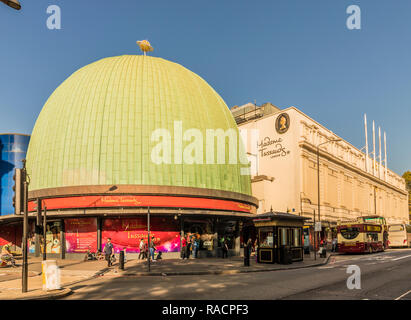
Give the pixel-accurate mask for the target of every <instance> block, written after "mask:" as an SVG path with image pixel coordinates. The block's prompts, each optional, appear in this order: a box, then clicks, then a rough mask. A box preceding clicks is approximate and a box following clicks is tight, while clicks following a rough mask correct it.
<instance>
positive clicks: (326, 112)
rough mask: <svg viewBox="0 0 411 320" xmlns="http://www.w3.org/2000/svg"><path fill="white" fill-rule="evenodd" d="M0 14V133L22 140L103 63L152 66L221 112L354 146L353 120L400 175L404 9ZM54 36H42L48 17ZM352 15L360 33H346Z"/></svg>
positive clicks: (258, 4) (228, 1) (186, 5)
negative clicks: (268, 112)
mask: <svg viewBox="0 0 411 320" xmlns="http://www.w3.org/2000/svg"><path fill="white" fill-rule="evenodd" d="M20 2H21V4H22V6H23V9H22V10H21V11H19V12H18V11H15V10H12V9H9V8H8V7H6V6H4V5H2V4H1V5H0V30H1V33H0V36H1V45H0V49H1V50H0V132H2V133H3V132H19V133H28V134H30V133H31V130H32V128H33V125H34V123H35V120H36V118H37V116H38V114H39V112H40V110H41V108H42V106H43V105H44V103H45V101H46V100H47V98H48V96H49V95H50V94H51V93H52V92H53V90H54V89H55V88H56V87H57V86H58V85H59V84H60V83H61V82H62V81H64V80H65V79H66V78H67V77H68V76H69V75H70V74H72V73H73V72H74V71H76V70H77V69H79V68H80V67H82V66H84V65H86V64H89V63H91V62H93V61H96V60H98V59H100V58H103V57H107V56H115V55H121V54H140V52H139V50H138V47H137V46H136V44H135V41H136V40H141V39H149V40H150V42H151V43H152V45H153V46H154V48H155V51H154V52H153V55H154V56H159V57H162V58H165V59H168V60H171V61H175V62H178V63H180V64H182V65H184V66H185V67H187V68H189V69H191V70H192V71H194V72H196V73H197V74H199V75H200V76H201V77H203V78H204V79H205V80H206V81H207V82H208V83H209V84H210V85H211V86H213V87H214V88H215V90H216V91H217V92H218V93H219V94H220V95H221V96H222V97H223V99H224V100H225V101H226V103H227V105H228V106H229V107H232V106H233V105H236V104H237V105H241V104H244V103H247V102H250V101H251V102H254V100H255V101H256V102H257V104H262V103H264V102H272V103H273V104H275V105H277V106H279V107H284V108H285V107H289V106H296V107H298V108H300V109H301V110H302V111H303V112H305V113H306V114H308V115H309V116H311V117H312V118H313V119H315V120H317V121H318V122H320V123H321V124H323V125H325V126H326V127H328V128H329V129H331V130H332V131H334V132H335V133H336V134H338V135H339V136H341V137H343V138H344V139H346V140H348V141H349V142H351V143H352V144H353V145H355V146H357V147H359V148H361V147H363V146H364V144H365V142H364V133H363V114H364V113H367V116H368V120H369V122H370V121H371V120H373V119H374V120H375V121H376V124H377V126H378V125H381V127H382V129H383V130H385V131H386V132H387V140H388V164H389V167H390V168H391V169H393V170H394V171H396V172H397V173H399V174H402V173H403V172H404V171H406V170H411V161H410V159H411V129H410V124H411V1H409V0H396V1H395V2H394V1H388V0H384V1H383V0H362V1H358V0H357V1H356V0H350V1H346V0H333V1H330V0H311V1H306V0H256V1H248V0H247V1H245V0H236V1H233V0H208V1H198V0H197V1H193V0H178V1H170V0H156V1H141V0H122V1H117V0H70V1H63V0H48V1H46V0H36V1H32V0H20ZM53 4H56V5H59V6H60V8H61V10H62V29H61V30H49V29H47V27H46V20H47V17H48V15H47V13H46V9H47V7H48V6H49V5H53ZM351 4H356V5H359V6H360V8H361V12H362V17H361V18H362V29H361V30H348V29H347V27H346V19H347V17H348V14H347V13H346V8H347V7H348V6H349V5H351Z"/></svg>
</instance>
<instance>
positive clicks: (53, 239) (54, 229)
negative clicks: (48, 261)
mask: <svg viewBox="0 0 411 320" xmlns="http://www.w3.org/2000/svg"><path fill="white" fill-rule="evenodd" d="M60 232H61V223H60V221H56V222H47V225H46V253H60V250H61V243H60ZM40 250H41V252H42V253H43V252H44V245H43V237H41V243H40Z"/></svg>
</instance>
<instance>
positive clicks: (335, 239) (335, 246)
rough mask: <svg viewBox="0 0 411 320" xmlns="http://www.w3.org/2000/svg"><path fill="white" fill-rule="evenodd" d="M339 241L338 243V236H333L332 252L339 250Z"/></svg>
mask: <svg viewBox="0 0 411 320" xmlns="http://www.w3.org/2000/svg"><path fill="white" fill-rule="evenodd" d="M337 243H338V241H337V238H336V237H333V242H332V249H331V251H332V252H336V251H337Z"/></svg>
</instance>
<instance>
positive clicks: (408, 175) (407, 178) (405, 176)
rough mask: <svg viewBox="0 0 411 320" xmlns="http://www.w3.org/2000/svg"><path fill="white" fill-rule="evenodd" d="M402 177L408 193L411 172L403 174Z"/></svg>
mask: <svg viewBox="0 0 411 320" xmlns="http://www.w3.org/2000/svg"><path fill="white" fill-rule="evenodd" d="M402 177H403V178H404V179H405V184H406V185H407V189H408V191H411V171H407V172H404V174H403V175H402Z"/></svg>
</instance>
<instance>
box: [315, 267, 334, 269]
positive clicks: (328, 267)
mask: <svg viewBox="0 0 411 320" xmlns="http://www.w3.org/2000/svg"><path fill="white" fill-rule="evenodd" d="M332 268H334V266H329V267H318V269H332Z"/></svg>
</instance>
